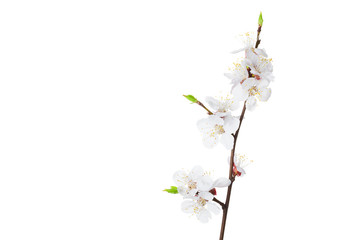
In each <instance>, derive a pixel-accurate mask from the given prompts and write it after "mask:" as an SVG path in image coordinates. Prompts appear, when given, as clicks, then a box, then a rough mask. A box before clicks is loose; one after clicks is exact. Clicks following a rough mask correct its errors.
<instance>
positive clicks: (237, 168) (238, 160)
mask: <svg viewBox="0 0 360 240" xmlns="http://www.w3.org/2000/svg"><path fill="white" fill-rule="evenodd" d="M228 162H229V163H230V157H229V158H228ZM253 162H254V161H253V160H249V159H248V158H247V157H246V156H245V155H240V154H235V156H234V166H233V171H234V175H235V176H238V177H243V176H244V175H245V174H246V172H245V169H244V168H245V167H247V166H248V165H249V164H251V163H253Z"/></svg>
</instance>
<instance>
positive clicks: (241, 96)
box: [232, 84, 249, 101]
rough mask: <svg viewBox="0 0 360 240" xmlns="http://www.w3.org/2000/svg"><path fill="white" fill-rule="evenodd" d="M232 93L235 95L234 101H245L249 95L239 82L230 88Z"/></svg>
mask: <svg viewBox="0 0 360 240" xmlns="http://www.w3.org/2000/svg"><path fill="white" fill-rule="evenodd" d="M232 94H233V95H234V97H235V101H236V100H237V101H245V100H246V99H248V97H249V91H248V90H247V89H244V88H243V87H242V85H240V84H238V85H236V87H234V88H233V89H232Z"/></svg>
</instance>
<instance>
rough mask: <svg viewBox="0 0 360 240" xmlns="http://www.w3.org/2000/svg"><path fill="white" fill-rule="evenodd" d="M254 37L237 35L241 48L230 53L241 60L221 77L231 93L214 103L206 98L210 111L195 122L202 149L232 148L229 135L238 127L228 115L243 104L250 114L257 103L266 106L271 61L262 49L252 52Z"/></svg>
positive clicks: (269, 90)
mask: <svg viewBox="0 0 360 240" xmlns="http://www.w3.org/2000/svg"><path fill="white" fill-rule="evenodd" d="M254 35H255V34H254V33H246V34H244V35H241V39H242V41H243V43H244V44H243V47H242V48H241V49H239V50H236V51H233V53H240V52H244V53H245V56H244V57H243V58H242V59H241V60H239V61H237V62H235V63H234V64H233V68H229V69H230V72H228V73H225V76H226V77H228V78H229V79H230V80H231V85H232V91H231V93H229V94H228V95H227V96H226V97H221V98H220V99H215V98H214V97H207V98H206V102H207V103H208V104H209V106H210V108H211V109H212V110H213V112H212V114H210V115H209V116H208V117H207V118H204V119H201V120H200V121H198V124H197V125H198V128H199V130H200V132H201V133H202V140H203V143H204V145H205V146H206V147H209V148H212V147H214V146H215V145H217V143H218V142H221V143H222V144H223V145H224V146H225V148H226V149H228V150H230V149H232V147H233V144H234V138H233V136H232V134H234V133H235V132H236V130H237V129H238V127H239V118H238V117H235V116H234V115H233V113H232V111H235V110H237V109H238V108H239V107H240V103H241V102H245V105H246V109H248V110H250V111H252V110H254V109H255V107H256V106H257V102H258V101H261V102H266V101H267V100H268V99H269V98H270V96H271V89H270V88H269V85H270V82H271V81H273V79H274V76H273V74H272V72H273V66H272V59H271V58H268V55H267V54H266V51H265V49H260V48H255V47H254V46H255V37H254Z"/></svg>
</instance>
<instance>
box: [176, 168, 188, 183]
mask: <svg viewBox="0 0 360 240" xmlns="http://www.w3.org/2000/svg"><path fill="white" fill-rule="evenodd" d="M173 180H174V182H175V184H176V185H177V186H184V185H185V184H186V182H187V174H186V172H185V171H184V170H179V171H177V172H175V173H174V175H173Z"/></svg>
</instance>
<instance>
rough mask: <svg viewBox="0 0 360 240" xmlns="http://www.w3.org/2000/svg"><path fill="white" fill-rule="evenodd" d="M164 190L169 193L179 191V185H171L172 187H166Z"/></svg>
mask: <svg viewBox="0 0 360 240" xmlns="http://www.w3.org/2000/svg"><path fill="white" fill-rule="evenodd" d="M163 191H164V192H168V193H172V194H177V193H179V192H178V190H177V187H175V186H171V187H170V189H164V190H163Z"/></svg>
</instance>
